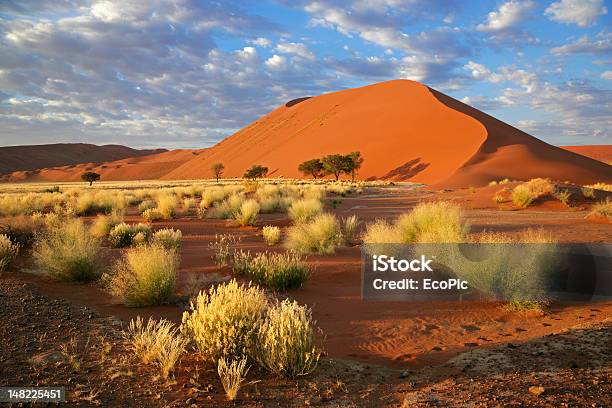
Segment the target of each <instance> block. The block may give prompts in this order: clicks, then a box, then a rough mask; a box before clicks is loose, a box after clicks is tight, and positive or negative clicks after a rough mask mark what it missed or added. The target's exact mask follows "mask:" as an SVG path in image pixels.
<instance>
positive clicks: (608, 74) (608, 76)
mask: <svg viewBox="0 0 612 408" xmlns="http://www.w3.org/2000/svg"><path fill="white" fill-rule="evenodd" d="M601 77H602V78H603V79H605V80H606V81H612V71H604V72H603V73H602V74H601Z"/></svg>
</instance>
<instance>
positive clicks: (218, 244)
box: [208, 234, 240, 266]
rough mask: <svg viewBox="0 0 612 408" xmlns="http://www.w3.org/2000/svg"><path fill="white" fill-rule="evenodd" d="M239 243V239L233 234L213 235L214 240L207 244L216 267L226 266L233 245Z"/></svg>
mask: <svg viewBox="0 0 612 408" xmlns="http://www.w3.org/2000/svg"><path fill="white" fill-rule="evenodd" d="M238 242H240V237H239V236H236V235H233V234H215V240H214V241H213V242H211V243H210V244H208V246H209V247H210V248H211V249H212V250H213V252H214V254H213V259H214V260H215V264H216V265H217V266H223V265H227V263H228V261H229V259H230V257H231V255H232V252H233V251H232V249H231V247H232V246H233V245H236V244H237V243H238Z"/></svg>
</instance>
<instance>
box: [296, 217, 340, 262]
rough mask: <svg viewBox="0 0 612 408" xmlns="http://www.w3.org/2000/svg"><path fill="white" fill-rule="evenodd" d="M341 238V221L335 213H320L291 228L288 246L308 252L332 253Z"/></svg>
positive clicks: (298, 250)
mask: <svg viewBox="0 0 612 408" xmlns="http://www.w3.org/2000/svg"><path fill="white" fill-rule="evenodd" d="M340 239H341V232H340V223H339V222H338V220H337V219H336V217H335V216H334V215H333V214H319V215H317V216H316V217H314V218H313V219H312V220H311V221H309V222H301V223H298V224H296V225H294V226H292V227H290V228H289V230H288V232H287V241H286V246H287V248H289V249H292V250H294V251H297V252H302V253H306V254H310V253H316V254H332V253H334V251H335V250H336V245H337V244H338V242H339V240H340Z"/></svg>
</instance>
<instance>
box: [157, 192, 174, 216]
mask: <svg viewBox="0 0 612 408" xmlns="http://www.w3.org/2000/svg"><path fill="white" fill-rule="evenodd" d="M177 206H178V199H177V197H176V196H174V195H170V194H165V195H162V196H160V197H158V198H157V211H159V213H160V214H161V215H162V217H163V218H164V219H165V220H170V219H172V218H174V217H175V216H176V207H177Z"/></svg>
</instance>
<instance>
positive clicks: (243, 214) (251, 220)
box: [234, 199, 259, 226]
mask: <svg viewBox="0 0 612 408" xmlns="http://www.w3.org/2000/svg"><path fill="white" fill-rule="evenodd" d="M258 215H259V204H258V203H257V201H255V200H252V199H249V200H246V201H244V202H243V203H242V204H241V205H240V210H239V211H237V212H236V213H235V214H234V219H235V220H236V222H238V224H239V225H241V226H246V225H254V224H255V223H256V222H257V216H258Z"/></svg>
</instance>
